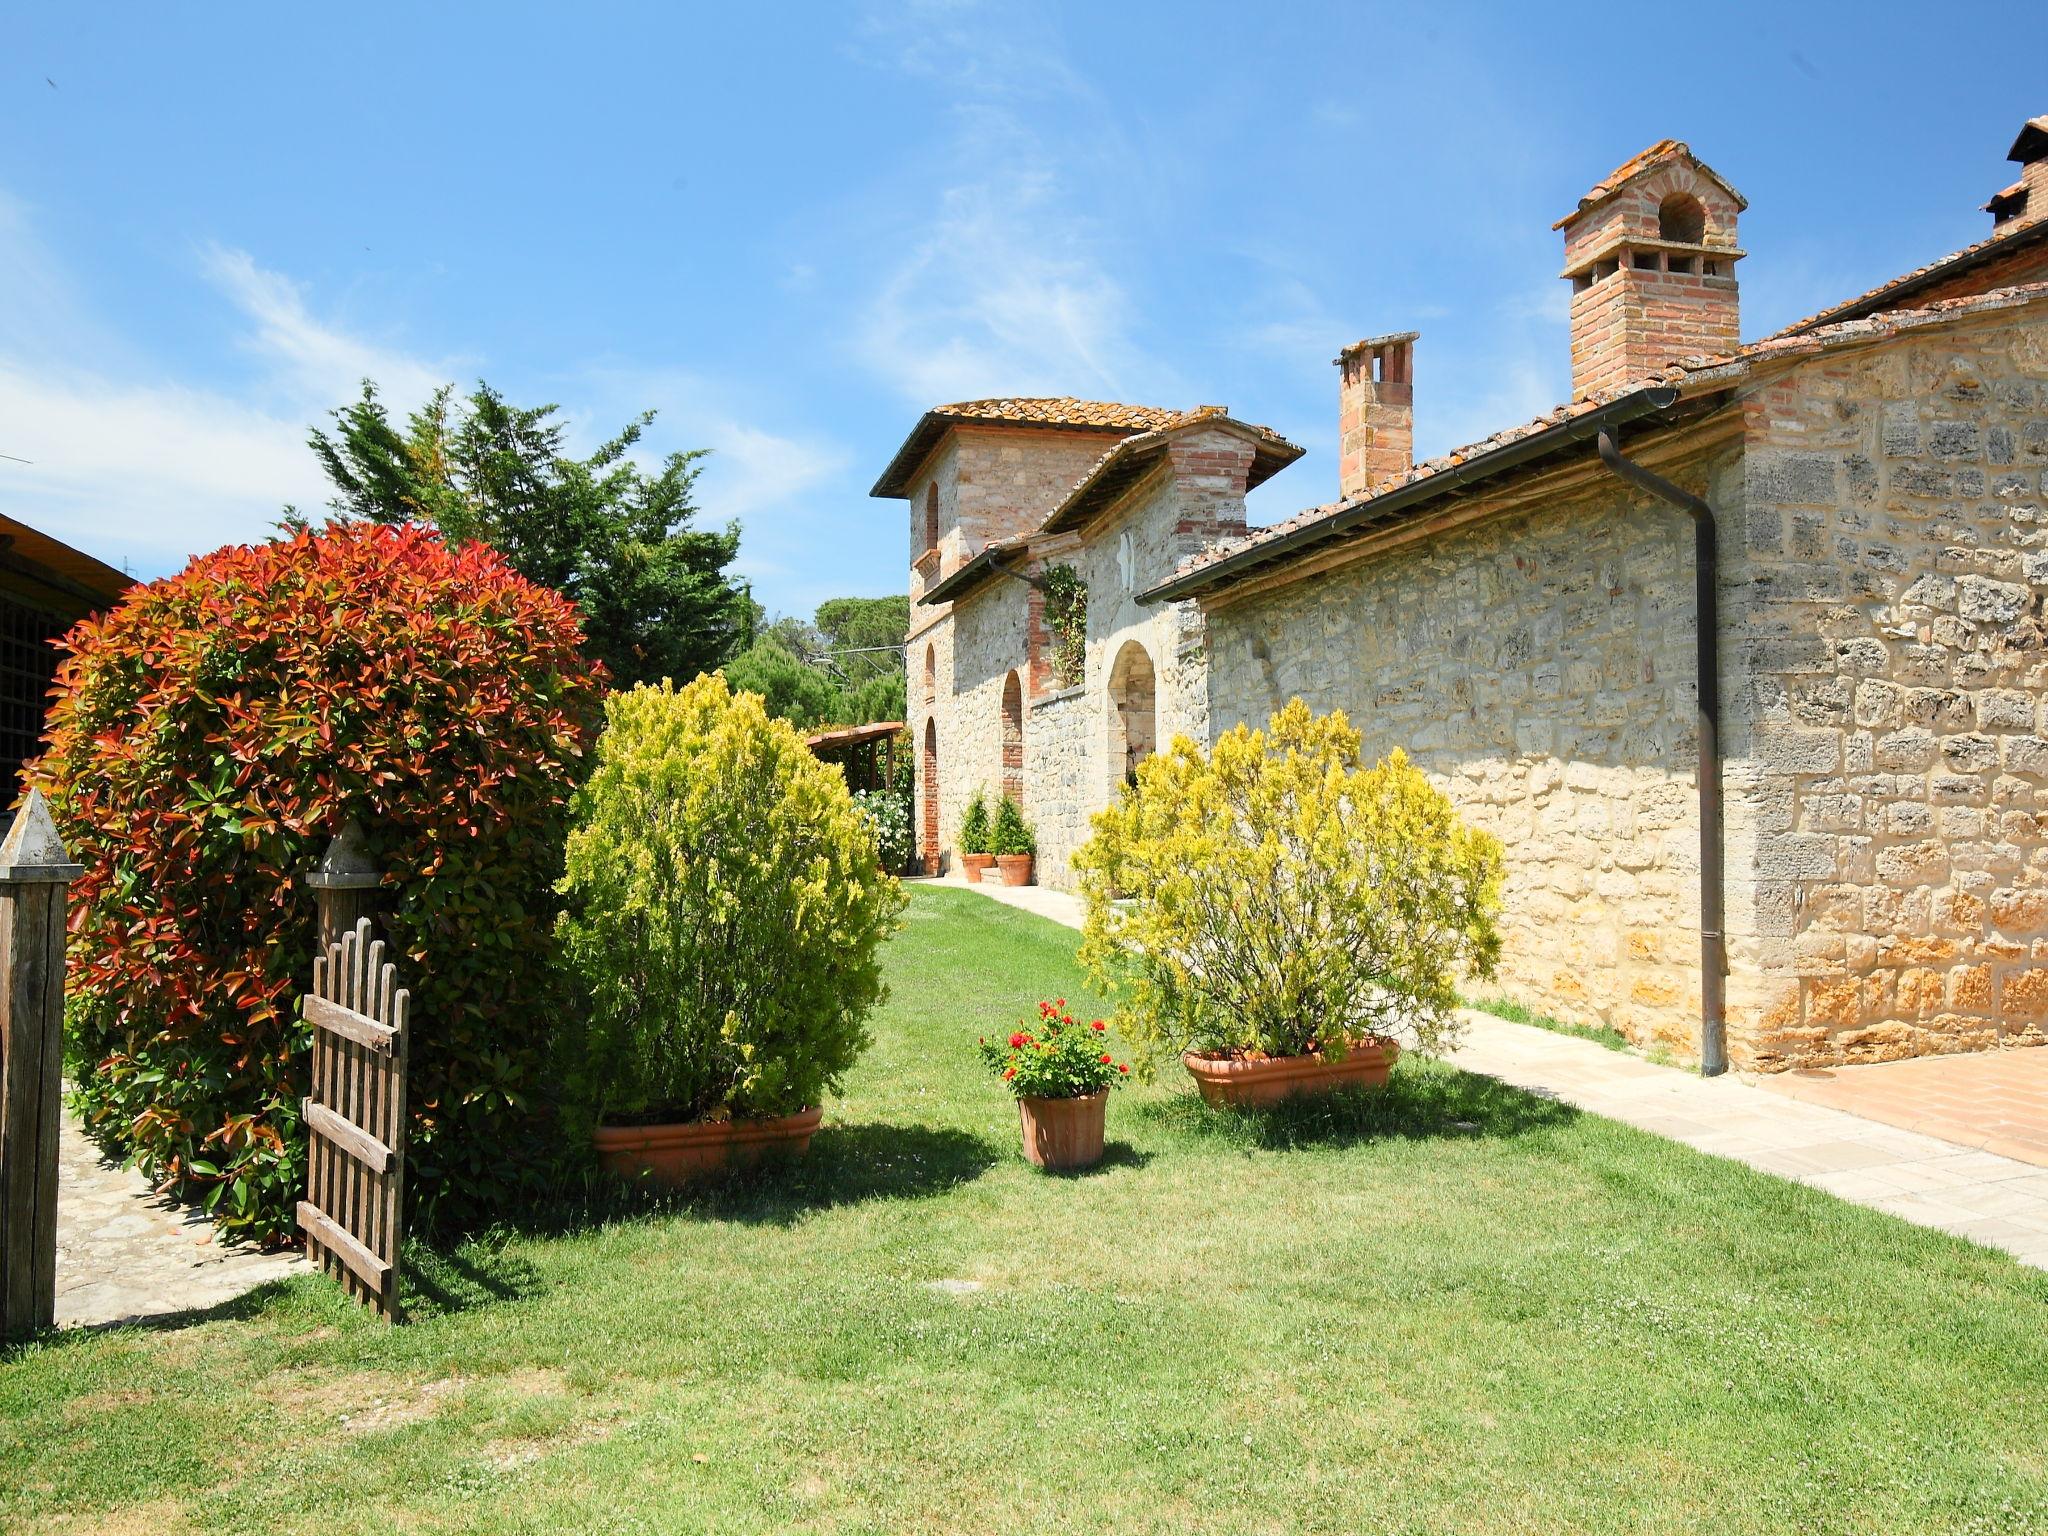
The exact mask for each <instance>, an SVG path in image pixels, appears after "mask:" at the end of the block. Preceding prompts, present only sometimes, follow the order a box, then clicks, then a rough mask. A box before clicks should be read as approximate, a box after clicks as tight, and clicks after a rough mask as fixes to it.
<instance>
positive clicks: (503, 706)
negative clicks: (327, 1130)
mask: <svg viewBox="0 0 2048 1536" xmlns="http://www.w3.org/2000/svg"><path fill="white" fill-rule="evenodd" d="M581 641H582V633H581V629H580V627H579V624H578V620H577V616H576V610H575V609H574V608H573V607H571V606H570V604H569V603H568V601H567V600H566V599H564V598H563V597H562V596H561V595H560V594H558V593H556V592H553V591H550V590H549V589H547V588H545V587H540V586H536V585H534V584H533V583H532V582H529V581H527V580H525V579H524V578H523V577H520V576H517V575H515V574H514V573H513V572H512V570H511V568H510V567H509V566H508V565H507V564H506V563H505V561H504V559H503V558H502V557H501V556H499V555H497V554H495V553H493V552H491V551H489V550H487V549H485V548H483V547H482V546H481V545H470V546H466V547H464V548H461V549H450V548H449V547H447V545H445V544H444V543H443V542H442V541H441V539H440V538H439V537H438V536H436V535H435V534H433V533H430V532H427V531H424V530H422V529H419V528H416V527H404V528H389V527H378V526H374V525H369V524H349V525H342V526H337V527H334V528H331V529H328V530H326V531H324V532H318V533H312V532H307V533H301V534H299V535H298V536H297V537H295V538H292V539H289V540H283V541H277V542H272V543H267V544H256V545H247V546H239V547H234V548H229V549H223V550H219V551H217V552H216V553H214V554H211V555H207V556H203V557H201V558H199V559H196V560H194V561H193V562H192V563H191V564H190V565H188V566H187V567H186V568H185V569H184V570H183V571H182V572H180V573H179V574H178V575H176V576H172V577H169V578H167V579H165V580H163V581H157V582H152V583H150V584H149V585H147V586H142V587H136V588H134V589H132V590H131V591H129V592H128V593H127V594H126V595H125V596H124V597H123V598H122V599H121V601H120V602H119V603H117V604H116V605H115V606H114V607H113V608H111V609H110V610H108V611H107V612H106V613H105V614H103V615H101V616H100V617H98V618H96V619H90V620H87V621H86V622H84V623H82V624H80V625H79V626H78V627H77V628H76V629H74V630H73V631H72V632H71V635H70V637H69V645H70V650H71V654H70V655H68V656H67V657H66V658H65V659H64V660H63V661H62V662H61V663H60V665H59V667H58V673H57V688H56V702H55V704H54V705H53V706H52V707H51V711H50V717H49V735H48V750H47V751H46V752H45V754H44V755H43V757H42V759H41V760H40V761H39V762H38V763H36V764H35V765H34V766H33V767H32V769H31V771H30V775H29V777H30V779H31V781H32V782H34V783H37V784H39V785H41V787H42V789H43V792H44V793H45V794H46V795H47V796H48V797H49V800H50V807H51V810H52V811H53V813H54V814H55V816H56V818H57V822H58V826H59V828H60V829H61V830H62V832H63V834H64V837H65V840H66V842H67V844H68V846H69V847H70V849H71V851H72V853H73V855H74V856H75V857H76V858H77V859H78V860H79V861H80V862H81V863H82V864H84V866H85V873H84V875H83V876H81V877H80V879H79V880H78V881H77V883H76V884H75V885H73V886H72V888H71V899H72V907H73V915H72V933H71V945H70V991H71V1002H70V1009H69V1013H70V1029H71V1040H70V1054H71V1056H72V1059H73V1060H74V1061H75V1062H76V1063H77V1065H78V1075H77V1087H76V1094H75V1097H76V1102H77V1104H78V1106H79V1109H80V1111H81V1113H82V1115H83V1118H84V1120H85V1123H86V1126H87V1128H88V1129H89V1130H90V1131H92V1132H93V1134H94V1135H95V1136H97V1137H98V1138H99V1139H100V1140H101V1142H102V1143H103V1144H104V1145H106V1146H108V1147H109V1148H110V1149H112V1150H113V1151H115V1152H117V1153H118V1154H120V1155H122V1156H132V1157H133V1158H134V1159H135V1161H136V1164H137V1166H138V1167H140V1168H141V1170H142V1172H143V1173H144V1174H145V1175H146V1176H147V1177H148V1178H150V1179H151V1180H152V1181H155V1182H158V1183H160V1184H162V1185H164V1186H165V1187H167V1188H168V1189H170V1190H171V1191H173V1192H174V1193H176V1194H177V1195H178V1196H180V1197H181V1198H185V1199H192V1200H199V1201H203V1202H204V1203H206V1204H207V1205H209V1206H210V1207H211V1208H212V1209H213V1210H214V1211H215V1212H216V1214H217V1216H218V1217H219V1219H220V1221H221V1223H222V1225H223V1226H224V1227H225V1228H226V1229H227V1230H228V1231H229V1232H230V1233H231V1234H232V1235H235V1236H241V1237H248V1238H253V1239H257V1240H263V1241H274V1240H280V1239H286V1238H289V1237H290V1236H291V1235H292V1232H293V1203H294V1201H295V1200H296V1199H297V1198H298V1196H299V1195H300V1194H302V1193H303V1191H304V1185H305V1132H304V1130H303V1128H302V1126H301V1125H300V1121H299V1101H300V1099H301V1098H302V1097H303V1096H304V1095H305V1093H306V1092H307V1090H308V1088H309V1086H310V1085H309V1083H308V1081H307V1070H308V1032H307V1029H306V1027H305V1025H304V1024H303V1023H302V1022H301V1020H300V1018H299V1013H298V1005H297V999H298V996H299V994H300V993H301V992H303V991H304V990H305V989H306V987H307V985H308V984H309V982H310V979H311V970H312V961H313V945H314V916H315V908H314V903H313V900H312V897H311V895H310V893H309V892H308V891H307V890H306V888H305V885H304V883H303V882H304V877H305V876H306V874H307V873H308V872H310V870H311V868H312V866H313V865H314V863H315V862H316V861H317V860H318V858H319V857H320V854H321V853H322V851H323V850H324V849H325V848H326V846H327V843H328V840H329V838H330V837H331V836H332V835H333V834H334V832H335V831H336V830H338V828H339V827H340V825H341V824H342V822H343V821H344V820H345V819H348V818H353V819H355V820H356V821H357V822H359V823H360V824H361V826H362V828H363V830H364V832H365V834H366V835H367V840H368V845H369V851H370V853H371V855H372V857H373V858H374V859H375V861H376V862H377V863H378V864H379V865H380V866H381V867H382V868H383V869H384V870H386V871H387V872H388V875H389V880H390V886H389V889H388V891H387V892H386V893H385V894H386V897H387V901H386V904H385V905H386V910H385V912H384V914H383V922H384V929H385V932H386V934H387V936H388V937H389V938H390V939H392V940H393V941H394V942H395V945H396V950H397V953H396V955H395V956H394V958H395V959H397V961H398V962H399V966H400V969H401V970H402V971H403V972H404V977H405V984H406V985H407V986H409V987H410V988H411V989H412V991H413V1004H414V1006H413V1012H412V1017H413V1020H414V1025H413V1028H414V1044H413V1047H412V1060H411V1067H410V1072H411V1081H410V1091H409V1097H408V1102H409V1108H410V1112H411V1125H410V1127H409V1128H408V1132H407V1135H408V1146H407V1158H408V1162H409V1165H410V1166H409V1176H408V1178H407V1180H406V1186H407V1193H408V1195H409V1196H410V1197H412V1198H413V1199H414V1201H415V1202H416V1203H417V1204H418V1205H419V1206H422V1207H423V1209H419V1210H417V1211H416V1214H417V1215H420V1216H423V1217H425V1218H426V1219H428V1220H446V1221H448V1222H450V1223H467V1222H468V1221H469V1220H471V1219H472V1218H474V1217H476V1216H478V1215H480V1214H486V1213H491V1212H495V1211H497V1210H499V1209H502V1207H503V1206H504V1204H505V1202H506V1200H507V1198H508V1197H509V1196H510V1195H512V1194H513V1193H514V1192H515V1191H516V1190H517V1189H518V1188H519V1186H520V1183H521V1181H522V1180H523V1179H525V1178H526V1177H528V1176H529V1175H532V1174H534V1173H536V1172H537V1171H539V1170H540V1167H541V1165H542V1163H543V1162H544V1158H545V1155H546V1154H547V1153H548V1152H549V1151H550V1150H551V1148H552V1145H553V1143H552V1142H550V1141H549V1140H548V1139H547V1137H546V1136H545V1135H544V1133H543V1132H542V1130H541V1129H540V1127H541V1125H542V1122H543V1120H544V1116H545V1114H546V1112H547V1109H548V1097H549V1090H550V1085H551V1084H552V1083H553V1082H554V1081H555V1080H556V1076H557V1074H556V1065H555V1062H554V1060H553V1047H552V1037H553V1034H554V1030H555V1020H556V1015H557V1010H556V1008H555V1007H554V1006H553V1003H552V992H551V987H552V972H551V952H552V945H551V943H550V939H549V934H550V929H551V925H552V923H553V919H554V912H555V902H554V897H553V894H552V893H551V891H550V889H549V886H550V884H551V882H552V881H553V880H554V878H555V875H556V873H557V871H558V870H559V869H560V867H561V866H560V861H561V853H562V839H563V836H564V835H565V832H566V830H567V825H566V824H567V803H568V798H569V793H570V790H571V788H572V787H573V783H574V780H575V779H576V777H577V776H578V774H579V772H580V770H581V762H582V757H583V753H584V750H585V748H586V746H587V744H588V741H589V738H590V734H591V731H592V728H593V727H594V726H595V724H596V720H597V711H598V701H599V699H600V697H601V693H602V690H601V682H600V675H599V673H598V671H597V669H596V668H595V664H594V663H592V662H590V661H588V660H586V659H585V656H584V654H583V651H582V646H581Z"/></svg>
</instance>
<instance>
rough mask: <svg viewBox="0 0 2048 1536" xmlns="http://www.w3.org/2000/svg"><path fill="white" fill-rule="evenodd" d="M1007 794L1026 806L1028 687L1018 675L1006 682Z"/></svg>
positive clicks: (1004, 739) (1004, 740)
mask: <svg viewBox="0 0 2048 1536" xmlns="http://www.w3.org/2000/svg"><path fill="white" fill-rule="evenodd" d="M1003 793H1004V794H1006V795H1008V796H1009V797H1010V798H1011V799H1012V800H1014V801H1016V802H1017V804H1018V805H1020V806H1021V805H1022V804H1023V803H1024V685H1023V684H1022V683H1020V682H1018V681H1017V674H1016V673H1014V672H1012V673H1011V674H1010V675H1009V676H1008V677H1006V678H1004V679H1003Z"/></svg>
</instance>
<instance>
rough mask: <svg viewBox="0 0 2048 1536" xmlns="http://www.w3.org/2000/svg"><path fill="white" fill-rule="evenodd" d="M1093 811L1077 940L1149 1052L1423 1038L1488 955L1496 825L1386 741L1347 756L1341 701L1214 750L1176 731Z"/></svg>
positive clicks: (1429, 1037) (1124, 1024)
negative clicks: (1469, 820) (1382, 754)
mask: <svg viewBox="0 0 2048 1536" xmlns="http://www.w3.org/2000/svg"><path fill="white" fill-rule="evenodd" d="M1094 828H1095V831H1094V836H1093V837H1092V838H1091V839H1090V840H1089V842H1088V843H1087V844H1086V845H1084V846H1083V847H1082V848H1081V849H1080V850H1079V851H1078V852H1077V853H1076V854H1075V856H1074V860H1073V867H1074V869H1075V871H1076V873H1077V874H1078V875H1079V877H1080V884H1081V893H1082V896H1083V898H1084V899H1085V901H1086V903H1087V918H1086V924H1085V927H1084V930H1083V941H1082V947H1081V960H1082V963H1083V964H1084V965H1085V966H1086V967H1087V968H1088V969H1089V971H1090V973H1091V974H1092V975H1093V976H1094V977H1095V979H1096V980H1097V981H1098V982H1099V983H1100V984H1101V985H1103V986H1104V987H1106V988H1107V989H1109V990H1110V992H1111V993H1112V994H1113V995H1114V996H1115V997H1116V998H1117V999H1118V1003H1119V1007H1118V1013H1117V1022H1118V1025H1119V1027H1120V1028H1121V1029H1122V1030H1123V1031H1124V1033H1125V1034H1126V1036H1127V1037H1128V1038H1129V1039H1130V1040H1131V1042H1132V1045H1133V1047H1134V1049H1135V1050H1136V1052H1137V1054H1138V1056H1139V1058H1140V1060H1141V1061H1142V1062H1144V1063H1145V1064H1146V1065H1147V1067H1148V1068H1149V1067H1151V1066H1154V1065H1156V1064H1157V1062H1158V1061H1159V1060H1160V1059H1161V1058H1162V1056H1164V1055H1165V1054H1167V1053H1169V1052H1177V1051H1179V1050H1182V1049H1184V1048H1187V1047H1189V1046H1193V1047H1194V1048H1197V1049H1201V1050H1223V1051H1231V1052H1244V1053H1254V1052H1263V1053H1264V1054H1266V1055H1270V1056H1292V1055H1299V1054H1301V1053H1303V1052H1305V1051H1308V1050H1311V1049H1320V1050H1322V1051H1324V1052H1325V1053H1327V1054H1330V1055H1333V1056H1334V1055H1341V1054H1342V1053H1343V1051H1344V1049H1345V1047H1346V1045H1347V1044H1348V1043H1349V1041H1351V1040H1352V1039H1354V1038H1361V1037H1364V1036H1366V1035H1385V1036H1390V1037H1393V1038H1396V1039H1404V1040H1406V1041H1407V1042H1409V1043H1411V1044H1414V1045H1418V1046H1421V1047H1423V1048H1429V1047H1432V1046H1435V1045H1436V1044H1438V1043H1440V1042H1441V1041H1443V1040H1445V1039H1446V1038H1447V1037H1448V1036H1449V1035H1450V1034H1451V1032H1452V1031H1453V1029H1454V1025H1455V1015H1454V1013H1453V1009H1454V1008H1455V1006H1456V1003H1457V998H1458V993H1457V981H1458V978H1459V976H1460V975H1461V974H1466V973H1469V974H1471V975H1473V976H1477V977H1481V978H1484V977H1487V976H1490V975H1492V973H1493V970H1494V965H1495V962H1496V959H1497V958H1498V955H1499V952H1500V934H1499V931H1498V929H1497V927H1496V917H1497V915H1498V912H1499V908H1500V886H1501V878H1502V853H1501V846H1500V844H1499V842H1498V841H1496V840H1495V839H1494V838H1493V837H1492V836H1490V835H1489V834H1487V833H1485V832H1482V831H1479V830H1477V829H1475V828H1472V827H1469V826H1467V825H1465V824H1464V822H1462V821H1461V820H1460V819H1459V817H1458V815H1457V812H1456V810H1455V809H1454V808H1453V807H1452V805H1451V802H1450V800H1449V798H1448V797H1447V796H1445V795H1444V794H1443V793H1442V792H1441V791H1439V790H1438V789H1436V788H1435V787H1434V786H1433V785H1431V784H1430V782H1429V780H1428V779H1427V778H1425V777H1424V776H1423V774H1422V773H1421V771H1420V770H1419V769H1417V768H1416V767H1415V766H1414V765H1413V764H1411V763H1410V762H1409V761H1408V759H1407V758H1406V757H1405V756H1404V755H1402V754H1401V753H1400V752H1395V753H1394V754H1393V755H1392V756H1391V757H1389V758H1387V759H1386V760H1385V761H1383V762H1381V763H1379V764H1377V765H1375V766H1374V767H1371V768H1366V767H1363V766H1362V765H1361V762H1360V758H1359V735H1358V733H1357V732H1356V731H1354V730H1353V729H1351V727H1350V724H1349V723H1348V722H1347V721H1346V720H1345V718H1344V716H1343V714H1342V713H1341V712H1335V713H1332V714H1328V715H1316V714H1313V713H1312V712H1311V711H1310V710H1309V708H1308V706H1307V705H1306V704H1304V703H1303V702H1302V701H1301V700H1300V699H1295V700H1293V701H1292V702H1291V703H1289V704H1288V705H1287V707H1286V708H1285V709H1283V710H1281V711H1280V712H1279V713H1278V714H1276V715H1274V716H1273V719H1272V722H1271V724H1270V725H1269V727H1268V728H1267V729H1266V730H1263V731H1260V730H1254V729H1252V728H1251V727H1249V726H1246V725H1239V726H1238V727H1236V728H1235V729H1234V730H1231V731H1229V732H1227V733H1225V734H1224V735H1223V736H1222V737H1221V738H1220V739H1219V740H1218V741H1217V743H1216V747H1215V750H1214V751H1213V752H1204V751H1203V750H1202V749H1201V748H1200V747H1198V746H1196V745H1195V744H1194V743H1193V742H1191V741H1189V740H1188V739H1187V738H1185V737H1177V738H1175V740H1174V742H1173V745H1172V746H1171V747H1170V748H1169V749H1168V750H1167V751H1166V752H1165V753H1164V754H1162V755H1159V756H1155V757H1152V758H1149V759H1147V760H1146V761H1145V762H1143V763H1141V764H1140V765H1139V767H1138V773H1137V782H1136V784H1135V785H1133V786H1131V787H1130V788H1128V789H1126V791H1125V792H1124V794H1123V795H1122V796H1121V797H1120V798H1119V799H1118V801H1117V802H1116V803H1115V804H1114V805H1112V806H1110V807H1109V808H1108V809H1107V810H1105V811H1102V812H1101V813H1099V814H1098V815H1097V816H1096V817H1095V819H1094Z"/></svg>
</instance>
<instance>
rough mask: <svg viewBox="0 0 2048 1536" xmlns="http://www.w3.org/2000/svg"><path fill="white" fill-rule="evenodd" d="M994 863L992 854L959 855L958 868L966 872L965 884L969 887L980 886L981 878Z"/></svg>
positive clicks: (994, 858) (994, 859)
mask: <svg viewBox="0 0 2048 1536" xmlns="http://www.w3.org/2000/svg"><path fill="white" fill-rule="evenodd" d="M995 861H996V856H995V855H994V854H992V853H963V854H961V855H960V867H961V868H962V869H964V870H966V871H967V883H968V884H969V885H979V884H981V877H982V876H983V875H985V874H987V873H988V870H989V866H990V865H991V864H993V863H995Z"/></svg>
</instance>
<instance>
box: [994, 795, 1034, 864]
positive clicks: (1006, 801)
mask: <svg viewBox="0 0 2048 1536" xmlns="http://www.w3.org/2000/svg"><path fill="white" fill-rule="evenodd" d="M988 851H989V852H990V853H994V854H1018V853H1036V852H1038V838H1037V835H1036V834H1034V833H1033V832H1032V830H1031V823H1030V822H1028V821H1026V820H1025V819H1024V811H1023V808H1022V807H1021V806H1019V805H1018V804H1017V802H1016V801H1014V800H1012V799H1011V798H1010V797H1009V796H1008V795H1004V796H1003V798H1002V799H1000V800H998V801H997V802H996V815H995V822H994V825H992V826H991V827H990V828H989V834H988Z"/></svg>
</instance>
